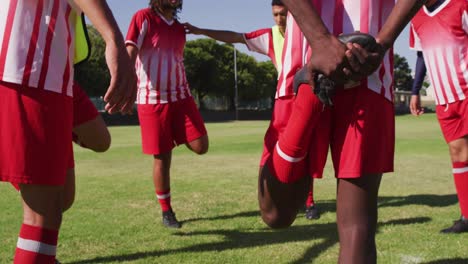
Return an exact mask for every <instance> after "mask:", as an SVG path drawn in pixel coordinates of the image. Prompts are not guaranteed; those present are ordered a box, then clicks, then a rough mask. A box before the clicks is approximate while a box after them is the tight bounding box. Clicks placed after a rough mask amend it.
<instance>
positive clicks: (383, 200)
mask: <svg viewBox="0 0 468 264" xmlns="http://www.w3.org/2000/svg"><path fill="white" fill-rule="evenodd" d="M457 203H458V198H457V195H455V194H453V195H452V194H449V195H436V194H417V195H408V196H383V197H379V208H384V207H400V206H407V205H425V206H430V207H446V206H451V205H455V204H457ZM317 207H318V208H319V210H320V213H327V212H330V213H335V212H336V201H335V200H322V201H320V200H319V201H317ZM304 209H305V208H304ZM253 216H260V212H259V211H250V212H240V213H236V214H229V215H220V216H214V217H198V218H189V219H186V220H184V221H183V223H190V222H197V221H216V220H227V219H234V218H238V217H253ZM298 217H301V216H300V215H299V216H298Z"/></svg>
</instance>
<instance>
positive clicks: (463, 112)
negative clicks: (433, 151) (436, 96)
mask: <svg viewBox="0 0 468 264" xmlns="http://www.w3.org/2000/svg"><path fill="white" fill-rule="evenodd" d="M467 110H468V102H467V100H462V101H457V102H454V103H451V104H448V105H438V106H436V113H437V119H439V124H440V128H441V129H442V134H443V135H444V138H445V141H446V142H447V143H449V142H452V141H454V140H456V139H459V138H462V137H464V136H466V135H468V111H467Z"/></svg>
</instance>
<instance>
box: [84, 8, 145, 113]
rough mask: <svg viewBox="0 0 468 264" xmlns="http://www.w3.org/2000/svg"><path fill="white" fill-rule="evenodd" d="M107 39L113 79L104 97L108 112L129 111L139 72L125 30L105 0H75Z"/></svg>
mask: <svg viewBox="0 0 468 264" xmlns="http://www.w3.org/2000/svg"><path fill="white" fill-rule="evenodd" d="M75 4H76V5H77V6H79V7H80V8H81V9H82V10H83V12H84V13H85V14H86V16H87V17H88V18H89V19H90V20H91V22H92V23H93V25H94V26H95V27H96V29H97V30H98V32H99V33H100V34H101V35H102V37H103V39H104V41H105V42H106V62H107V66H108V68H109V72H110V75H111V81H110V85H109V88H108V90H107V93H106V95H105V96H104V100H105V101H106V102H107V105H106V110H107V111H108V112H109V113H111V114H112V113H116V112H118V111H121V112H122V113H130V112H131V111H132V107H133V103H134V101H135V97H136V75H135V72H134V71H133V70H129V69H133V68H134V64H133V65H132V64H131V62H130V59H129V57H128V55H127V52H126V50H125V45H124V40H123V37H122V33H120V30H119V27H118V26H117V23H116V21H115V19H114V17H113V15H112V12H111V10H110V9H109V6H108V5H107V3H106V1H99V0H75Z"/></svg>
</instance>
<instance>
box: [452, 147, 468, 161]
mask: <svg viewBox="0 0 468 264" xmlns="http://www.w3.org/2000/svg"><path fill="white" fill-rule="evenodd" d="M463 143H465V142H463ZM449 151H450V157H451V159H452V161H455V162H468V147H467V145H466V144H461V143H459V142H456V143H455V142H453V143H450V144H449Z"/></svg>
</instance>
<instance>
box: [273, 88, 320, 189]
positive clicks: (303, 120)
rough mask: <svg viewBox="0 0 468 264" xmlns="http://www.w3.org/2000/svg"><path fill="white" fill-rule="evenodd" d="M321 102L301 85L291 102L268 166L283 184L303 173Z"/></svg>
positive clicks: (309, 89) (293, 180) (304, 172)
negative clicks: (284, 125)
mask: <svg viewBox="0 0 468 264" xmlns="http://www.w3.org/2000/svg"><path fill="white" fill-rule="evenodd" d="M322 111H323V104H322V102H320V101H319V100H318V98H317V96H315V94H314V93H313V92H312V89H311V88H310V87H309V86H308V85H302V86H301V87H300V89H299V92H298V95H297V96H296V99H295V101H294V106H293V109H292V112H291V118H290V119H289V121H288V124H287V126H286V128H285V131H284V133H282V134H281V135H280V137H279V140H278V143H277V144H276V146H275V149H274V151H273V154H272V157H271V159H270V161H269V162H267V166H268V167H269V169H270V172H271V173H272V174H273V175H274V176H275V177H276V178H277V179H278V180H279V181H280V182H283V183H292V182H295V181H297V180H299V179H301V178H302V177H304V176H305V174H306V161H305V157H306V155H307V150H308V148H309V143H310V140H311V138H310V137H311V135H312V132H313V130H314V128H315V127H316V125H317V122H318V120H319V117H320V114H321V112H322Z"/></svg>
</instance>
